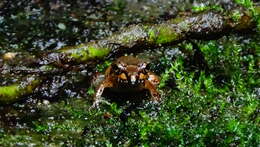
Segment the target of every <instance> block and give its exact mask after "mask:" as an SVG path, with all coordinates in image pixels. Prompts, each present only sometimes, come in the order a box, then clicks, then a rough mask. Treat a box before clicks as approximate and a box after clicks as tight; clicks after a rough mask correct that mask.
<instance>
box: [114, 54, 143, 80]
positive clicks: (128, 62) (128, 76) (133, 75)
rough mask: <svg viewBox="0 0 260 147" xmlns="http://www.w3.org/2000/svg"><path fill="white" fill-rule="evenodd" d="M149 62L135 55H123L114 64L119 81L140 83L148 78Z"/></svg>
mask: <svg viewBox="0 0 260 147" xmlns="http://www.w3.org/2000/svg"><path fill="white" fill-rule="evenodd" d="M147 64H148V63H147V62H145V61H143V60H140V59H137V58H135V57H133V56H123V57H120V58H118V60H117V61H116V62H114V63H113V64H112V69H113V71H114V73H115V74H116V75H117V78H118V82H119V83H126V84H131V85H138V84H140V83H143V82H144V80H146V79H147V78H148V76H147V69H146V68H147Z"/></svg>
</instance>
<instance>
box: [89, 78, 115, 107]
mask: <svg viewBox="0 0 260 147" xmlns="http://www.w3.org/2000/svg"><path fill="white" fill-rule="evenodd" d="M109 87H113V84H112V82H111V81H110V80H105V81H103V82H102V83H101V84H100V85H99V86H98V87H97V90H96V93H95V95H94V102H93V105H92V106H91V108H98V107H99V103H100V102H101V96H102V94H103V92H104V90H105V88H109Z"/></svg>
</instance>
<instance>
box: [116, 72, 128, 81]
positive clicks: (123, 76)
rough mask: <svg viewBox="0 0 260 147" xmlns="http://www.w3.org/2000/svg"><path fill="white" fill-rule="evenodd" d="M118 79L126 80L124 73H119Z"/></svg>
mask: <svg viewBox="0 0 260 147" xmlns="http://www.w3.org/2000/svg"><path fill="white" fill-rule="evenodd" d="M118 77H119V78H120V79H122V80H127V77H126V75H125V73H121V74H120V75H119V76H118Z"/></svg>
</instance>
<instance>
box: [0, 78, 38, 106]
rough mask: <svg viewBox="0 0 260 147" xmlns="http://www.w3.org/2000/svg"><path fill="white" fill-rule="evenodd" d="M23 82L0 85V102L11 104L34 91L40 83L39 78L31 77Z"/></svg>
mask: <svg viewBox="0 0 260 147" xmlns="http://www.w3.org/2000/svg"><path fill="white" fill-rule="evenodd" d="M29 80H30V81H24V82H21V83H15V84H12V85H8V86H1V87H0V103H3V104H9V103H12V102H15V101H17V100H19V99H21V97H22V96H23V95H26V94H30V93H33V91H34V89H35V88H36V87H37V86H38V85H39V84H40V82H41V80H39V79H29Z"/></svg>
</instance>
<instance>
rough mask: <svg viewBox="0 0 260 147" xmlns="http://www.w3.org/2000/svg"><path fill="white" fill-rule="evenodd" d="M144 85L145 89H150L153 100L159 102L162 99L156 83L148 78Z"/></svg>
mask: <svg viewBox="0 0 260 147" xmlns="http://www.w3.org/2000/svg"><path fill="white" fill-rule="evenodd" d="M144 87H145V89H147V90H149V92H150V94H151V100H152V101H157V102H159V101H161V96H160V94H159V92H158V91H157V90H156V87H155V85H153V84H152V82H150V81H148V80H146V81H145V86H144Z"/></svg>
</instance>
